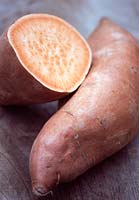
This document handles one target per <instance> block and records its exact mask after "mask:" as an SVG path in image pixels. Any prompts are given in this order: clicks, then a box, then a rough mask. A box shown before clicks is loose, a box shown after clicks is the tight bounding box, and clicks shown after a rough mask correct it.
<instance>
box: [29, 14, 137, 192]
mask: <svg viewBox="0 0 139 200" xmlns="http://www.w3.org/2000/svg"><path fill="white" fill-rule="evenodd" d="M88 42H89V44H90V46H91V48H92V51H93V67H92V68H91V71H90V72H89V74H88V76H87V78H86V80H85V81H84V82H83V84H82V85H81V87H80V88H79V89H78V91H77V92H76V93H75V94H74V95H73V97H72V98H71V99H70V100H69V101H68V102H67V103H66V104H65V105H64V106H63V107H62V108H61V109H60V110H59V111H58V112H57V113H56V114H55V115H54V116H53V117H52V118H51V119H50V120H49V121H48V122H47V123H46V124H45V125H44V127H43V128H42V130H41V131H40V133H39V135H38V137H37V139H36V140H35V142H34V145H33V148H32V151H31V155H30V173H31V178H32V185H33V190H34V193H35V194H36V195H45V194H46V193H47V192H48V191H50V190H51V189H52V188H53V187H55V186H56V185H57V184H58V183H59V182H67V181H70V180H72V179H75V178H76V177H77V176H79V175H81V174H82V173H83V172H85V171H86V170H87V169H89V168H90V167H92V166H94V165H95V164H97V163H99V162H100V161H102V160H104V159H105V158H106V157H108V156H110V155H112V154H113V153H115V152H117V151H119V150H120V149H121V148H123V147H124V146H125V145H126V144H128V143H129V142H130V141H131V140H132V139H133V137H134V136H135V134H136V131H137V129H138V122H139V78H138V76H139V49H138V46H137V41H136V40H135V39H134V38H133V36H131V35H130V34H129V33H128V32H127V31H125V30H124V29H122V28H120V27H119V26H118V25H116V24H115V23H113V22H112V21H111V20H109V19H106V18H105V19H103V20H101V22H100V24H99V26H98V27H97V28H96V30H95V32H93V33H92V34H91V36H90V37H89V39H88Z"/></svg>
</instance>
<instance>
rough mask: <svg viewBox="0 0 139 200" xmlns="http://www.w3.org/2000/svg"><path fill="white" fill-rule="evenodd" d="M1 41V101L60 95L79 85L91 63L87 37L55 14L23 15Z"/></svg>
mask: <svg viewBox="0 0 139 200" xmlns="http://www.w3.org/2000/svg"><path fill="white" fill-rule="evenodd" d="M0 44H1V46H0V80H1V84H0V104H1V105H8V104H31V103H42V102H48V101H52V100H56V99H59V98H61V97H63V96H65V95H67V94H68V93H70V92H73V91H74V90H76V89H77V88H78V86H79V85H80V84H81V83H82V81H83V80H84V78H85V76H86V75H87V73H88V70H89V68H90V65H91V60H92V57H91V50H90V48H89V46H88V44H87V42H86V41H85V40H84V38H83V37H82V36H81V35H80V34H79V33H78V32H77V31H76V30H75V29H74V28H73V27H72V26H71V25H69V24H68V23H67V22H65V21H64V20H62V19H60V18H58V17H56V16H52V15H47V14H31V15H27V16H23V17H21V18H20V19H18V20H17V21H16V22H15V23H14V24H12V25H11V26H10V27H9V28H8V29H7V31H5V32H4V34H3V35H2V36H1V38H0Z"/></svg>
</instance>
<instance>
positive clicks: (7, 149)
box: [0, 0, 139, 200]
mask: <svg viewBox="0 0 139 200" xmlns="http://www.w3.org/2000/svg"><path fill="white" fill-rule="evenodd" d="M32 12H37V13H40V12H45V13H49V14H55V15H58V16H60V17H62V18H64V19H65V20H67V21H69V22H70V23H71V24H73V25H74V26H75V27H76V28H77V29H78V30H79V31H80V32H81V33H82V34H83V35H84V36H85V37H87V36H88V35H89V34H90V32H91V31H92V30H93V29H94V27H95V26H96V24H97V23H98V21H99V19H100V18H101V17H102V16H108V17H110V18H111V19H113V20H114V21H116V22H117V23H119V24H121V25H122V26H123V27H125V28H126V29H128V30H129V31H130V32H132V33H133V34H134V35H135V36H136V37H138V38H139V0H0V33H2V32H3V30H4V29H5V28H6V27H7V26H8V24H10V23H11V22H13V21H14V20H15V19H17V18H18V17H20V16H22V15H24V14H28V13H32ZM56 109H57V107H56V103H49V104H44V105H36V106H26V107H25V106H22V107H12V106H10V107H0V200H34V199H36V198H35V197H33V196H32V193H31V185H30V177H29V171H28V158H29V152H30V149H31V145H32V143H33V141H34V139H35V137H36V135H37V133H38V132H39V130H40V128H41V127H42V125H43V124H44V122H45V121H46V120H48V119H49V117H50V116H51V115H52V113H54V112H55V111H56ZM47 199H48V200H52V199H54V200H139V137H138V136H137V137H136V138H135V139H134V141H133V142H132V143H131V144H129V145H128V146H127V147H126V148H124V149H123V150H121V151H120V152H118V153H117V154H115V155H114V156H112V157H110V158H108V159H107V160H105V161H104V162H102V163H101V164H99V165H97V166H96V167H94V168H92V169H90V170H89V171H88V172H86V173H85V174H84V175H82V176H80V177H79V178H77V179H76V180H75V181H72V182H70V183H67V184H63V185H60V186H59V187H58V188H57V189H56V190H55V191H54V194H53V196H51V195H50V196H48V197H45V198H41V200H47Z"/></svg>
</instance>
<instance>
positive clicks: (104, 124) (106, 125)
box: [97, 117, 108, 129]
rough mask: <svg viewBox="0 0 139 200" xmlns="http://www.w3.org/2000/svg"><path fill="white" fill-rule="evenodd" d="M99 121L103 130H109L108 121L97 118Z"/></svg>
mask: <svg viewBox="0 0 139 200" xmlns="http://www.w3.org/2000/svg"><path fill="white" fill-rule="evenodd" d="M97 120H98V122H99V124H100V126H101V127H102V128H103V129H107V128H108V122H107V120H106V119H99V118H98V117H97Z"/></svg>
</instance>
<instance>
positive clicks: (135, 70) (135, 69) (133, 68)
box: [131, 66, 139, 74]
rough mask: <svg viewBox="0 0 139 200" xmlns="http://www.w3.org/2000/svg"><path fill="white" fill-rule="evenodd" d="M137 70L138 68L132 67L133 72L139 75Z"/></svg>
mask: <svg viewBox="0 0 139 200" xmlns="http://www.w3.org/2000/svg"><path fill="white" fill-rule="evenodd" d="M137 69H138V68H137V67H136V66H132V67H131V72H133V73H135V74H137V73H139V70H137Z"/></svg>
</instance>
